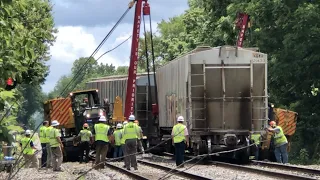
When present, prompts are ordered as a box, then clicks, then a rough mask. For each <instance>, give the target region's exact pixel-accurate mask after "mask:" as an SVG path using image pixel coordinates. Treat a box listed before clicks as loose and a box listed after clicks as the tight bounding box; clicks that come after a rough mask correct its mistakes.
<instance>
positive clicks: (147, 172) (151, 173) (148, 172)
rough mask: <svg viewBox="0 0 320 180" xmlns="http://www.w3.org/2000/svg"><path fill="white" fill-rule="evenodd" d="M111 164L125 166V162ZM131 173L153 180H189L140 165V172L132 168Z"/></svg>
mask: <svg viewBox="0 0 320 180" xmlns="http://www.w3.org/2000/svg"><path fill="white" fill-rule="evenodd" d="M110 164H113V165H116V166H118V167H122V166H123V165H124V163H123V162H112V163H110ZM131 171H132V172H134V173H136V174H138V175H140V176H143V177H146V178H148V179H152V180H153V179H154V180H157V179H160V178H164V177H166V178H165V179H166V180H188V178H184V177H180V176H176V175H171V174H167V172H166V171H163V170H161V169H157V168H154V167H150V166H147V165H144V164H140V163H138V170H133V168H131Z"/></svg>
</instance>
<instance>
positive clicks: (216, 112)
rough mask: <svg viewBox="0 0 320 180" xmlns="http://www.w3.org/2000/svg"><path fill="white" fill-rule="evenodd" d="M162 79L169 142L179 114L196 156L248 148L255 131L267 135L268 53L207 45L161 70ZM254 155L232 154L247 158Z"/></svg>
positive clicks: (163, 126) (163, 129)
mask: <svg viewBox="0 0 320 180" xmlns="http://www.w3.org/2000/svg"><path fill="white" fill-rule="evenodd" d="M156 78H157V85H158V99H159V129H160V134H161V135H163V136H162V138H163V140H164V139H166V138H169V137H170V134H171V130H172V127H173V126H174V125H175V123H176V118H177V116H178V115H182V116H184V118H185V125H186V126H187V127H188V130H189V133H190V140H191V141H190V142H191V143H190V144H191V148H190V150H191V151H192V152H193V153H194V154H195V155H198V154H205V153H208V152H209V153H210V152H218V151H224V150H232V149H237V148H241V147H245V146H248V144H249V135H250V132H260V133H263V132H265V131H264V128H265V127H266V126H267V120H268V96H267V54H264V53H260V52H256V51H254V50H250V49H245V48H236V47H232V46H222V47H214V48H211V47H202V48H198V49H196V50H194V51H192V52H190V53H188V54H186V55H184V56H182V57H179V58H177V59H175V60H173V61H170V62H169V63H168V64H166V65H164V66H162V67H160V68H159V69H157V71H156ZM168 145H171V143H168ZM169 148H170V149H172V147H169ZM249 151H250V150H249V148H245V149H244V150H242V151H238V152H240V153H231V154H228V156H230V155H232V156H240V157H242V158H245V159H246V158H248V156H249ZM236 158H237V157H236Z"/></svg>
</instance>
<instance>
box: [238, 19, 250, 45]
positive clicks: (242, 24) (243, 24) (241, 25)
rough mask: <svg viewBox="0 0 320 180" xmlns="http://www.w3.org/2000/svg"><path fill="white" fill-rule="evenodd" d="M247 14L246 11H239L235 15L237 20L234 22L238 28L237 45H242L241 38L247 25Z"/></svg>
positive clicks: (242, 38)
mask: <svg viewBox="0 0 320 180" xmlns="http://www.w3.org/2000/svg"><path fill="white" fill-rule="evenodd" d="M249 21H250V19H249V15H248V14H246V13H239V14H238V15H237V22H236V27H238V28H239V29H240V31H239V35H238V40H237V46H238V47H242V44H243V40H244V35H245V32H246V30H247V28H248V26H249Z"/></svg>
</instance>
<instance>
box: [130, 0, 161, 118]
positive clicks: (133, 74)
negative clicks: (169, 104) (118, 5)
mask: <svg viewBox="0 0 320 180" xmlns="http://www.w3.org/2000/svg"><path fill="white" fill-rule="evenodd" d="M134 3H136V4H135V5H136V6H135V15H134V24H133V33H132V45H131V55H130V66H129V71H128V82H127V94H126V102H125V103H126V104H125V111H124V117H125V118H126V119H128V118H129V116H130V115H131V114H133V111H134V104H135V93H136V79H137V69H138V51H139V35H140V24H141V20H142V18H141V10H142V9H143V16H145V15H149V16H150V6H149V4H148V0H134V1H132V2H131V3H130V4H129V6H130V7H132V6H133V5H134ZM142 3H143V8H142ZM150 19H151V18H150ZM150 23H151V22H150ZM148 65H149V64H147V66H148ZM149 86H150V85H149ZM152 106H153V108H152V109H153V114H154V115H155V114H157V112H158V110H157V109H158V108H157V107H158V106H157V104H153V105H152Z"/></svg>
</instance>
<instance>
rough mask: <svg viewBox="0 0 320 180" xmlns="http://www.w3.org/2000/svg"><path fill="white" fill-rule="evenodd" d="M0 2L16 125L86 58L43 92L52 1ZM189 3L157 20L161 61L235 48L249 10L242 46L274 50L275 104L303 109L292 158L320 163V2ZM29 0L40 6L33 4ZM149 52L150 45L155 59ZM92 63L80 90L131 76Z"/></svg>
mask: <svg viewBox="0 0 320 180" xmlns="http://www.w3.org/2000/svg"><path fill="white" fill-rule="evenodd" d="M0 2H1V11H0V13H1V14H0V24H1V28H0V41H1V43H0V79H1V86H0V96H1V98H0V112H1V115H2V116H3V114H4V112H5V110H6V109H8V107H9V106H10V105H11V104H13V102H15V101H17V100H18V103H17V105H15V108H13V109H15V110H13V111H12V112H11V114H10V117H11V118H13V119H14V123H13V124H19V122H20V123H23V124H30V122H32V115H33V114H34V113H35V112H37V111H41V108H42V102H43V100H44V99H47V98H54V97H56V96H58V95H59V94H60V93H61V91H62V90H63V89H64V87H65V85H66V84H67V83H69V81H70V80H71V79H72V78H73V76H74V75H75V74H76V72H77V71H78V70H79V68H80V67H81V66H82V65H83V63H84V62H85V61H86V60H87V59H88V58H86V57H82V58H79V59H77V60H76V61H75V62H74V64H73V67H72V70H71V73H70V74H68V75H65V76H62V77H61V78H60V80H59V81H58V82H57V84H56V86H55V87H54V90H53V91H52V92H50V93H49V94H44V93H42V90H41V87H40V85H41V84H43V83H44V81H45V78H46V77H47V75H48V73H49V71H48V67H47V66H46V65H45V62H46V61H48V60H49V59H50V57H49V55H48V47H49V46H50V45H52V43H53V42H54V40H55V37H54V33H55V32H57V30H56V29H55V28H54V23H53V18H52V16H51V14H50V12H51V11H52V6H51V4H50V3H47V2H45V1H41V0H21V1H12V2H5V1H4V0H1V1H0ZM188 2H189V9H188V10H186V11H185V12H184V13H183V14H181V15H178V16H175V17H172V18H170V19H169V20H162V21H161V22H159V23H158V31H159V32H160V35H156V34H153V42H154V50H155V52H154V53H155V66H156V67H158V66H160V65H162V64H164V63H165V62H168V61H170V60H173V59H175V58H176V57H178V56H180V55H182V54H184V53H186V52H189V51H191V50H192V49H194V48H196V47H197V46H198V45H208V46H213V47H214V46H221V45H235V44H236V40H237V34H238V30H237V29H235V24H234V23H235V20H236V14H237V13H238V12H245V13H247V14H249V15H250V19H251V22H252V25H251V28H250V29H249V30H248V31H247V32H246V35H245V36H246V38H245V40H244V44H243V46H244V47H258V48H259V49H260V51H261V52H263V53H266V54H268V71H269V73H268V86H269V89H268V90H269V92H270V101H271V102H274V103H275V106H276V107H282V108H286V109H290V110H292V111H296V112H298V113H299V117H298V123H297V131H296V134H295V136H294V138H293V142H292V146H291V147H292V149H291V152H290V159H291V162H299V163H319V162H320V154H319V152H320V151H319V148H320V147H319V144H320V140H319V139H318V137H319V136H320V131H319V129H320V120H319V118H320V117H319V115H320V107H319V106H320V105H319V104H320V95H319V94H318V88H319V83H320V77H319V76H320V75H319V73H318V70H319V69H320V67H319V65H320V61H319V58H320V51H319V49H320V48H319V46H320V45H319V43H318V42H319V39H320V27H319V22H320V14H319V13H318V12H319V11H320V1H314V0H300V1H276V0H270V1H264V0H247V1H241V0H189V1H188ZM30 4H31V5H32V6H34V7H35V8H33V9H30V8H27V7H29V6H30ZM13 33H14V34H15V36H13V35H12V34H13ZM144 38H147V41H148V42H150V32H148V33H147V35H146V36H142V37H141V39H140V47H139V71H140V72H143V71H146V56H145V54H146V52H145V46H146V44H145V42H144ZM150 49H151V46H150V43H148V52H147V53H149V58H150V57H151V52H150ZM89 62H90V63H89V65H88V67H87V68H86V70H85V71H84V72H82V73H83V78H81V80H79V83H77V84H76V87H75V89H82V88H85V83H86V82H87V81H88V80H89V79H91V78H95V77H101V76H108V75H115V74H127V69H128V67H127V66H123V67H117V68H116V67H115V66H113V65H112V64H99V63H97V62H96V61H95V60H94V59H91V60H90V61H89ZM149 62H151V61H149ZM150 65H151V64H150ZM7 77H14V78H15V79H17V81H18V82H19V86H18V88H17V89H16V90H14V91H13V92H6V91H4V90H3V87H4V84H5V80H6V79H7ZM25 100H27V101H26V102H25V103H24V104H21V103H22V102H24V101H25ZM18 110H19V111H18ZM6 119H9V118H6ZM16 119H17V120H16ZM10 121H12V122H13V120H10ZM1 124H2V122H1ZM31 124H32V123H31ZM305 142H308V143H305Z"/></svg>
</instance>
